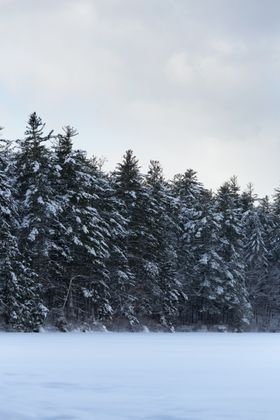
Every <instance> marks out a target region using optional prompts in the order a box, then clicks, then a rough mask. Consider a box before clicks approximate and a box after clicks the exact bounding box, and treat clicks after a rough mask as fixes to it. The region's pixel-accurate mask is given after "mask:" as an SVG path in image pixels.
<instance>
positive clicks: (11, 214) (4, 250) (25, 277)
mask: <svg viewBox="0 0 280 420" xmlns="http://www.w3.org/2000/svg"><path fill="white" fill-rule="evenodd" d="M12 162H13V157H12V155H11V153H10V152H9V150H7V147H6V145H5V144H4V145H2V146H1V149H0V232H1V233H0V250H1V262H0V278H1V286H0V306H1V316H2V319H3V321H4V323H5V326H6V328H8V329H12V330H18V331H38V330H39V328H40V327H41V325H42V324H43V322H44V319H45V316H46V312H47V311H46V308H45V307H44V305H43V303H42V301H41V297H40V295H41V290H40V285H39V284H38V279H37V276H36V274H35V273H34V272H32V270H31V269H30V268H29V267H28V263H27V262H26V261H25V260H24V258H23V255H22V254H21V253H20V251H19V248H18V233H19V218H18V209H17V202H16V200H15V191H14V187H13V185H12V182H11V181H12V174H13V171H12V169H11V166H12Z"/></svg>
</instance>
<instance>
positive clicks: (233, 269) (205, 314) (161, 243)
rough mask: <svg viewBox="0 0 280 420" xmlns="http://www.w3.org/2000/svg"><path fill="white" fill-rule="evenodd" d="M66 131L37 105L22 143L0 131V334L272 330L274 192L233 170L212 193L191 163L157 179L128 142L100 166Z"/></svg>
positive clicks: (154, 168)
mask: <svg viewBox="0 0 280 420" xmlns="http://www.w3.org/2000/svg"><path fill="white" fill-rule="evenodd" d="M76 135H77V131H76V130H75V129H74V128H72V127H71V126H66V127H64V128H63V130H62V131H61V133H59V134H56V133H53V132H50V133H48V132H46V130H45V125H44V123H43V122H42V120H41V119H40V117H39V116H37V114H36V113H33V114H31V115H30V117H29V121H28V124H27V127H26V131H25V134H24V136H23V138H22V139H19V140H16V141H9V140H5V139H4V132H2V140H1V151H0V213H1V216H0V224H1V229H0V235H1V240H0V246H1V264H0V278H1V286H0V317H1V328H2V329H3V330H9V331H26V332H27V331H39V330H40V328H41V327H44V326H52V327H53V328H56V329H58V330H61V331H67V330H70V329H74V328H84V329H91V328H97V326H100V325H101V326H105V327H106V328H107V329H109V330H128V331H138V330H139V331H140V330H142V329H143V328H144V327H145V326H148V328H149V329H154V330H166V331H174V330H179V331H180V330H181V331H184V328H185V330H188V328H192V327H194V328H195V326H197V327H199V326H206V327H207V328H209V329H211V328H219V327H221V328H222V327H225V328H227V329H229V330H232V331H242V330H248V329H254V330H273V329H275V330H277V329H278V327H279V326H280V190H275V195H274V197H273V198H272V199H271V200H270V199H269V198H268V197H264V198H259V197H257V196H256V195H255V194H254V192H253V188H252V186H251V185H249V186H248V188H247V189H246V190H245V191H241V190H240V188H239V186H238V182H237V179H236V178H235V177H232V178H231V179H230V180H228V181H226V182H225V183H223V184H222V185H221V186H220V188H219V189H218V190H217V191H216V192H213V191H210V190H208V189H207V188H205V187H204V186H203V185H202V184H201V183H200V182H199V180H198V178H197V174H196V172H195V171H193V170H192V169H188V170H186V172H185V173H182V174H178V175H175V176H174V178H173V179H172V180H170V181H167V180H165V179H164V177H163V172H162V168H161V165H160V163H159V162H158V161H154V160H152V161H150V166H149V169H148V171H147V173H146V174H143V173H142V172H141V170H140V166H139V163H138V160H137V157H136V156H135V155H134V154H133V152H132V151H131V150H128V151H126V152H125V154H124V156H123V158H122V160H121V161H120V163H119V164H118V165H117V167H116V169H115V170H114V171H113V172H112V173H106V172H105V171H104V170H103V167H102V164H101V163H100V161H99V160H98V159H97V158H95V157H90V156H87V154H86V153H85V152H84V151H82V150H75V149H74V147H73V139H74V138H75V136H76Z"/></svg>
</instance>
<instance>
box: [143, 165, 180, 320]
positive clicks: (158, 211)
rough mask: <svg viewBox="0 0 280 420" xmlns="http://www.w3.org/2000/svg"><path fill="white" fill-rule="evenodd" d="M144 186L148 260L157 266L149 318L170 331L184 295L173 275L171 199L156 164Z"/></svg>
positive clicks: (174, 240)
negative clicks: (149, 247) (150, 237)
mask: <svg viewBox="0 0 280 420" xmlns="http://www.w3.org/2000/svg"><path fill="white" fill-rule="evenodd" d="M146 185H147V188H148V196H149V210H150V211H149V213H148V214H147V219H148V220H147V222H148V227H149V231H150V232H152V234H153V237H154V239H155V240H154V241H153V242H152V244H153V250H152V258H153V264H154V266H155V267H157V271H156V275H155V276H154V282H153V316H154V317H155V316H156V317H157V318H158V320H159V321H160V323H161V324H162V325H164V326H166V327H168V328H170V327H171V328H172V325H173V323H174V321H177V318H178V313H179V306H180V304H181V303H182V302H183V301H184V299H185V296H184V294H183V292H182V286H181V283H180V282H179V280H178V279H177V276H176V274H177V273H176V270H177V253H176V235H175V230H176V227H175V220H174V218H173V214H172V204H171V203H172V196H171V192H170V189H169V187H168V185H167V184H166V183H165V181H164V178H163V172H162V168H161V166H160V164H159V162H158V161H151V162H150V167H149V171H148V174H147V177H146Z"/></svg>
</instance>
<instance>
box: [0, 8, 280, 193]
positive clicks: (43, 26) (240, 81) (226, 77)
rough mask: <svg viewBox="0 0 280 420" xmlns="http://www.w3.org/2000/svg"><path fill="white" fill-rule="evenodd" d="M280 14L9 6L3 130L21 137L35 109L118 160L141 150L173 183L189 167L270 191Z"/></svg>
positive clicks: (277, 146)
mask: <svg viewBox="0 0 280 420" xmlns="http://www.w3.org/2000/svg"><path fill="white" fill-rule="evenodd" d="M279 11H280V5H279V3H278V2H277V1H274V0H268V3H267V2H266V3H264V2H263V1H262V0H248V1H246V4H245V3H244V2H243V1H241V0H229V1H228V2H224V1H222V0H205V1H203V2H197V1H196V0H177V1H176V2H174V1H173V0H134V1H133V2H131V0H49V1H47V2H43V1H41V2H38V0H25V1H24V2H22V1H21V0H0V46H1V66H0V93H1V98H2V104H0V110H1V111H2V118H3V121H0V125H4V126H5V127H6V130H5V134H6V135H12V136H19V135H20V133H22V132H23V131H24V127H23V125H24V121H25V120H26V118H27V113H29V112H32V111H33V110H35V109H36V110H37V111H38V112H39V113H40V114H42V115H43V117H44V118H46V119H47V120H48V121H49V123H50V126H52V125H53V126H54V127H55V128H59V126H60V125H62V124H66V123H70V124H74V125H76V126H77V128H78V130H79V131H80V133H81V136H80V139H79V140H77V141H78V142H79V147H84V148H87V149H88V150H89V151H90V152H95V153H97V154H101V155H106V156H107V157H108V160H109V162H112V163H115V162H116V161H117V160H118V159H119V158H120V156H121V155H122V154H123V151H124V149H125V148H127V147H132V148H134V149H135V151H136V152H137V153H138V155H139V157H140V158H141V159H142V160H143V162H146V163H147V161H148V160H149V158H157V159H159V160H161V161H162V162H163V163H164V165H165V169H166V171H165V172H166V173H167V175H169V176H170V175H172V174H174V173H175V172H178V171H183V170H185V169H186V168H187V167H190V166H192V167H194V169H197V170H198V171H199V172H200V173H201V176H202V177H203V180H205V182H206V184H207V185H208V186H217V184H218V183H219V182H222V181H224V179H225V178H227V177H228V176H230V175H232V174H233V173H236V174H239V173H240V174H241V181H242V183H243V184H246V183H247V182H248V181H249V180H252V181H253V182H255V183H256V189H257V191H260V192H261V193H262V194H264V193H265V192H271V191H272V189H273V187H274V186H276V185H277V183H278V181H279V180H278V179H277V176H278V175H277V169H276V168H277V165H276V162H275V156H277V155H279V153H280V143H279V132H280V123H279V118H278V109H279V106H280V103H279V102H280V95H279V89H280V84H279V81H278V79H279V71H280V61H279V50H280V29H279V25H278V20H277V19H276V16H278V15H279ZM249 155H250V159H247V157H248V156H249ZM261 160H264V161H265V163H266V164H268V163H269V160H271V162H272V164H271V165H268V166H269V168H266V170H265V171H263V173H261V171H260V170H259V161H261ZM213 162H214V164H213ZM207 173H209V175H208V176H207V175H206V174H207Z"/></svg>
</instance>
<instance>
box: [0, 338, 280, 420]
mask: <svg viewBox="0 0 280 420" xmlns="http://www.w3.org/2000/svg"><path fill="white" fill-rule="evenodd" d="M0 375H1V378H0V387H1V389H0V419H1V420H2V419H3V420H10V419H14V420H18V419H45V420H47V419H48V420H54V419H56V420H66V419H69V420H70V419H77V420H83V419H87V420H95V419H96V420H103V419H104V420H126V419H127V420H134V419H137V420H138V419H139V420H140V419H147V420H148V419H149V420H152V419H154V420H181V419H184V420H213V419H215V420H216V419H217V420H218V419H219V420H227V419H232V420H241V419H242V420H272V419H273V420H279V419H280V398H279V394H280V335H278V334H219V333H217V334H214V333H204V334H203V333H185V334H183V333H178V334H161V333H160V334H122V333H120V334H111V333H108V334H106V333H92V334H82V333H81V334H80V333H76V334H75V333H72V334H59V333H45V334H4V333H3V334H0Z"/></svg>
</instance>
